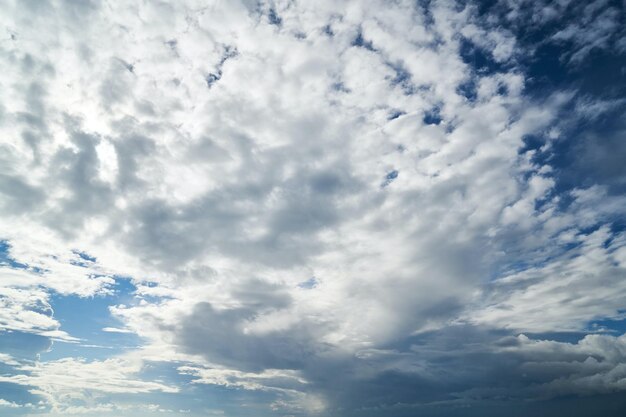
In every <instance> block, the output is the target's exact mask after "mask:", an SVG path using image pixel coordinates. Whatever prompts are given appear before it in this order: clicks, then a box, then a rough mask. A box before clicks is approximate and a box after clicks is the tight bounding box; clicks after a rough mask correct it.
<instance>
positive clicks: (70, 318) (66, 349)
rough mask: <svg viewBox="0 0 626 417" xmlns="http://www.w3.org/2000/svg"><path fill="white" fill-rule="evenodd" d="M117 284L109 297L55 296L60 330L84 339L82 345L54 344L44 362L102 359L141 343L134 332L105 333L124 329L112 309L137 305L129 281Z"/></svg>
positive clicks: (53, 296)
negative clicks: (112, 329)
mask: <svg viewBox="0 0 626 417" xmlns="http://www.w3.org/2000/svg"><path fill="white" fill-rule="evenodd" d="M115 283H116V285H115V287H114V288H113V290H114V291H113V292H112V294H110V295H98V296H94V297H78V296H74V295H72V296H62V295H59V294H52V296H51V299H50V303H51V305H52V307H53V309H54V317H55V319H56V320H58V321H59V323H60V324H61V329H62V330H63V331H65V332H67V333H69V334H70V335H72V336H73V337H76V338H79V339H81V342H79V343H65V342H55V343H54V345H53V346H52V348H51V349H50V350H49V351H47V352H44V353H42V355H41V357H42V359H44V360H54V359H59V358H64V357H68V356H80V357H83V358H87V359H103V358H106V357H108V356H111V355H112V354H115V353H118V352H122V351H124V350H126V349H132V348H134V347H136V346H138V345H140V344H141V340H140V338H139V337H138V336H137V335H135V334H133V333H118V332H107V331H104V330H103V329H104V328H107V327H113V328H119V327H120V326H121V323H120V322H119V321H117V320H116V319H115V318H114V317H112V316H111V314H110V311H109V307H110V306H113V305H119V304H126V305H130V304H133V303H134V302H136V300H135V299H134V291H135V289H136V288H135V286H134V285H133V284H132V283H131V281H130V279H128V278H120V277H116V278H115Z"/></svg>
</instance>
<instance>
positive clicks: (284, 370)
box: [0, 1, 626, 416]
mask: <svg viewBox="0 0 626 417" xmlns="http://www.w3.org/2000/svg"><path fill="white" fill-rule="evenodd" d="M426 3H427V4H426ZM426 3H424V4H423V3H419V2H418V3H415V2H397V3H393V4H389V3H387V2H358V1H351V2H324V1H322V2H315V3H308V2H303V3H297V2H276V3H274V2H272V3H271V4H270V3H265V2H262V3H259V4H253V3H251V2H247V1H243V2H221V1H215V2H208V3H207V2H195V1H189V2H172V3H170V4H168V3H154V2H151V3H134V2H130V3H116V2H114V3H101V2H84V3H75V2H62V1H52V2H39V3H23V4H21V3H17V2H15V3H10V2H9V3H7V4H6V7H3V10H4V12H3V13H2V17H1V18H0V19H1V20H0V24H1V25H2V26H3V27H4V28H5V29H6V33H7V34H8V35H7V37H6V39H2V48H1V49H2V50H1V52H0V69H1V72H0V74H2V75H0V85H1V88H2V90H3V91H6V95H4V97H3V100H2V105H1V107H0V171H1V172H2V173H1V174H0V196H1V198H0V214H1V215H2V220H0V239H3V242H5V243H6V244H5V245H4V246H3V247H2V248H3V249H2V250H3V253H5V255H4V258H2V259H3V262H2V264H1V265H0V274H2V276H3V280H2V283H0V303H1V304H2V306H3V308H2V309H1V312H0V328H1V329H2V330H4V331H7V332H9V331H10V332H22V333H26V334H34V335H37V336H41V337H44V338H47V339H57V340H63V341H66V342H72V341H78V340H79V338H78V337H76V336H73V335H72V334H71V332H70V333H68V332H66V331H65V330H64V329H63V326H62V322H61V321H60V320H59V319H58V318H56V317H54V316H53V314H52V312H53V305H51V299H52V295H57V296H77V297H83V298H85V297H98V296H105V295H111V294H114V293H115V291H116V290H117V289H116V286H117V284H116V283H117V282H119V281H120V280H121V279H123V280H125V282H130V283H132V285H133V289H132V290H130V291H131V292H132V294H128V297H126V299H125V300H124V301H123V302H124V304H118V305H111V306H109V312H110V314H111V315H112V316H113V318H114V319H117V320H118V321H119V323H118V324H119V325H108V324H110V323H109V322H107V324H102V323H100V324H99V325H98V326H99V327H98V330H100V329H101V330H102V331H103V332H105V333H107V334H109V336H111V337H114V336H115V337H117V336H119V337H122V336H124V335H129V334H131V333H134V334H136V335H138V336H139V337H140V339H141V346H140V348H138V349H137V350H136V351H134V352H132V353H131V354H129V355H126V356H119V355H118V356H113V357H111V358H108V359H102V358H100V359H98V360H83V359H78V358H73V357H67V358H64V359H58V360H53V361H41V362H35V363H32V364H21V363H18V362H12V359H11V357H7V358H6V360H4V359H2V358H3V357H1V356H0V359H2V361H3V362H4V363H5V364H8V365H11V366H13V367H14V368H15V369H14V370H13V371H12V372H13V373H12V374H7V375H4V376H2V377H1V378H0V380H1V381H3V382H8V383H12V384H17V385H21V386H28V387H34V388H32V389H31V391H32V392H34V393H36V394H37V395H40V396H42V397H43V398H44V399H46V401H48V403H49V404H50V405H51V407H52V408H53V411H54V412H62V411H65V412H67V413H75V414H81V413H87V412H89V410H90V409H91V410H95V411H94V412H98V413H101V414H107V413H109V414H114V413H116V412H119V413H123V412H129V413H130V412H131V411H127V409H124V408H123V406H122V405H120V403H116V402H114V401H113V402H111V401H109V399H110V398H109V397H114V396H116V395H119V394H122V393H126V394H149V393H155V392H163V393H176V392H177V391H178V390H179V389H181V388H179V387H178V386H177V384H176V383H175V382H172V383H165V382H162V381H150V380H148V379H143V378H140V377H139V376H138V375H139V374H140V371H141V370H142V366H143V364H144V363H145V362H147V361H150V362H155V363H156V362H158V363H165V364H168V366H171V367H172V369H173V370H174V372H173V373H175V374H177V375H178V377H180V378H182V377H186V378H191V381H192V382H193V385H194V387H198V386H205V385H206V386H220V387H222V388H225V389H232V390H235V389H242V390H245V391H253V392H257V393H258V392H261V393H263V394H264V395H269V396H270V397H272V399H270V400H269V401H267V402H266V403H265V405H264V407H265V408H264V410H265V411H267V412H274V411H275V412H289V413H304V414H316V413H324V412H325V413H329V415H334V414H337V413H339V414H341V415H346V416H347V415H359V413H360V412H362V413H365V414H363V415H369V414H371V415H377V414H376V413H387V412H388V411H389V410H390V409H393V407H400V408H403V407H405V408H406V409H405V410H404V411H402V412H409V411H407V410H409V409H411V407H422V406H423V407H430V406H431V405H432V406H434V407H438V406H439V405H441V404H452V405H454V404H459V403H463V404H468V403H469V402H471V401H472V399H475V398H488V399H490V400H493V399H494V398H495V397H497V395H496V394H495V393H497V392H498V391H497V389H495V386H496V385H497V384H496V382H495V381H496V380H497V376H498V371H497V370H496V369H495V368H494V367H493V366H491V365H489V363H490V361H493V363H495V364H497V365H498V366H500V365H502V366H506V364H508V363H514V364H515V366H513V367H511V370H510V371H507V372H504V374H505V376H506V377H507V378H509V380H510V381H511V384H509V385H507V387H506V390H507V391H506V392H507V394H506V395H510V394H509V393H508V392H509V391H512V390H513V388H514V387H515V386H516V385H515V384H519V386H524V387H525V388H526V385H524V384H525V383H524V382H523V381H524V379H523V377H521V376H520V375H522V374H523V373H525V372H527V370H528V372H531V371H530V370H531V369H535V370H536V368H533V367H537V366H539V367H541V366H542V364H545V366H546V367H550V368H551V369H552V371H551V372H552V373H551V374H550V375H547V373H548V371H546V374H545V375H542V376H541V378H540V377H539V376H537V378H538V379H537V380H538V381H539V382H537V383H534V384H527V385H528V387H530V388H528V389H520V390H519V392H520V393H521V394H520V396H519V397H517V398H518V399H524V398H547V397H550V395H551V396H559V395H569V394H583V393H594V394H601V393H609V392H616V391H619V390H622V389H623V388H624V387H623V384H621V382H620V380H621V379H620V378H621V375H622V374H621V372H622V370H621V368H620V366H619V361H620V360H621V359H620V358H621V357H620V358H617V357H616V356H615V355H613V356H611V358H610V359H609V358H608V357H607V356H602V355H604V353H600V352H599V351H593V352H592V350H593V349H592V348H591V347H589V346H588V345H590V344H593V343H604V342H600V341H601V340H603V341H605V342H606V343H607V344H612V345H615V347H614V349H617V350H619V349H621V348H620V347H619V346H620V343H622V339H621V338H615V337H612V336H586V337H584V338H583V339H582V340H581V341H579V342H578V343H577V344H576V343H574V344H567V343H562V342H556V341H550V340H545V341H537V340H536V339H528V338H524V337H523V336H519V337H517V334H519V333H520V332H526V333H529V334H530V333H533V332H534V333H550V332H564V331H567V332H580V331H582V332H584V331H587V330H588V325H589V323H590V322H591V321H593V320H601V319H607V318H609V319H611V318H612V319H618V318H620V317H621V315H622V313H623V311H622V309H623V305H624V302H625V301H626V300H625V299H624V294H626V288H623V284H622V281H623V279H622V278H623V277H624V272H625V271H624V268H625V267H626V266H625V264H624V263H625V262H626V252H625V247H626V246H625V240H624V233H623V230H622V228H620V227H619V224H620V223H619V219H621V218H622V216H623V214H624V210H623V207H624V203H625V202H624V201H623V197H622V196H621V195H619V193H618V192H616V189H615V186H614V184H617V183H619V181H618V180H615V181H609V180H606V181H605V180H604V179H603V180H600V179H601V178H605V179H606V177H611V178H613V177H614V175H613V174H612V173H608V174H605V177H602V176H600V175H598V176H596V177H592V180H591V182H590V181H584V182H583V181H578V180H577V178H574V179H571V178H570V180H568V183H567V184H568V186H567V187H565V186H564V185H563V184H564V183H565V182H564V180H563V178H564V177H565V176H566V175H565V174H564V173H566V172H567V170H566V169H564V168H563V167H562V166H560V165H559V163H561V162H560V161H561V159H559V155H563V154H566V152H564V151H563V149H564V148H565V147H567V146H568V144H569V143H570V142H568V138H569V135H571V132H572V131H573V130H574V129H575V128H576V126H577V125H576V124H575V123H573V122H572V120H573V119H585V120H587V121H597V120H601V119H602V118H603V117H605V115H607V114H613V113H610V112H616V111H619V109H620V108H621V107H620V106H621V104H620V103H621V102H619V100H614V99H612V100H608V99H604V98H602V99H599V98H596V97H594V96H592V95H589V94H587V95H579V94H577V92H576V88H575V86H567V88H565V87H564V88H562V89H552V90H550V91H546V92H545V94H541V95H539V94H535V93H533V94H530V93H529V92H528V91H527V86H528V85H529V84H530V85H531V86H532V85H534V84H533V83H534V82H535V80H534V78H533V77H532V76H530V75H528V73H527V72H528V71H530V72H532V68H531V69H530V70H529V66H528V65H527V64H526V60H528V59H530V60H532V59H535V58H533V54H535V52H536V51H538V50H539V48H541V47H542V45H545V44H550V45H553V46H555V47H557V48H563V53H562V60H564V61H565V60H568V62H571V63H572V65H573V64H576V66H577V67H576V68H579V67H578V66H580V68H582V67H583V65H582V64H583V63H585V62H586V60H587V59H588V56H589V55H590V54H591V53H592V51H593V50H596V49H600V50H612V49H615V48H617V49H619V46H617V44H618V43H619V42H618V38H619V33H620V29H619V27H618V25H616V22H617V21H618V17H619V13H620V12H619V10H620V9H619V7H618V6H616V5H613V4H610V5H608V4H605V3H604V2H594V3H593V4H590V5H588V6H585V7H583V6H580V5H577V4H574V3H575V2H557V3H555V4H547V3H546V2H540V1H536V2H508V1H499V2H496V3H495V4H494V5H493V7H492V8H490V9H485V8H484V7H481V5H480V4H468V5H458V4H454V3H453V2H447V1H433V2H426ZM577 11H581V13H582V16H583V17H582V19H580V21H576V22H574V21H571V22H569V23H568V24H565V23H563V22H562V21H561V20H559V19H560V18H559V15H560V14H562V13H565V12H567V13H570V14H571V13H577ZM557 21H558V25H557V23H555V22H557ZM86 22H88V24H86ZM503 22H508V23H509V25H508V26H509V28H508V29H506V28H505V25H504V24H503ZM528 23H532V24H533V25H534V27H536V30H538V31H541V30H542V29H541V28H542V27H543V28H544V29H546V28H549V27H552V26H555V27H556V26H558V27H559V28H558V29H557V30H556V31H554V30H552V31H550V34H549V36H547V35H546V36H543V38H542V39H536V40H532V39H531V41H528V42H527V40H528V38H533V37H532V36H530V37H526V38H525V37H524V36H522V35H523V34H520V31H521V30H522V28H521V26H523V25H524V24H528ZM550 25H552V26H550ZM559 25H560V26H559ZM533 30H534V29H533ZM533 33H534V32H533ZM533 39H534V38H533ZM529 42H530V44H529ZM565 44H567V45H573V46H574V47H575V49H573V48H567V50H565V49H566V48H565V47H564V46H563V45H565ZM531 66H532V65H531ZM607 103H609V104H607ZM616 109H617V110H616ZM590 115H591V116H590ZM603 115H604V116H603ZM584 143H585V144H587V143H589V144H588V145H586V146H587V147H586V148H585V149H587V150H589V149H592V150H593V151H594V152H589V154H590V155H595V156H594V157H595V158H596V159H597V160H598V161H595V162H593V165H594V166H598V165H601V164H602V162H601V161H604V160H605V159H606V157H605V155H606V154H607V151H606V150H605V148H606V147H605V148H598V147H596V146H595V145H594V141H593V140H591V139H589V140H587V141H586V142H584ZM611 143H612V142H611ZM609 147H610V148H611V149H613V147H612V146H609ZM573 148H576V147H572V149H573ZM577 149H578V148H577ZM619 149H620V151H619V153H620V154H623V152H621V149H622V148H619ZM618 159H619V158H618V157H617V156H616V157H615V161H617V160H618ZM616 163H617V162H614V164H616ZM571 166H579V165H575V164H574V165H571ZM603 172H604V171H603ZM611 172H612V171H611ZM596 179H598V181H595V180H596ZM577 181H578V182H577ZM121 277H123V278H121ZM116 280H117V281H116ZM507 337H513V339H507ZM516 337H517V338H516ZM464 338H469V339H472V340H474V341H475V344H471V343H465V342H463V339H464ZM503 338H504V339H503ZM506 341H508V342H506ZM506 343H510V344H509V345H506ZM456 344H459V345H460V346H461V347H460V348H458V349H457V348H454V346H455V345H456ZM503 344H504V345H503ZM505 345H506V346H505ZM537 346H541V347H544V346H550V349H556V350H558V351H559V352H560V353H559V354H558V355H557V356H559V357H558V358H556V359H554V358H551V355H552V353H550V349H547V348H546V349H543V350H542V351H541V352H539V353H537V355H539V356H540V357H539V356H538V357H536V358H535V359H533V360H534V361H535V362H533V363H535V365H533V363H531V362H528V361H525V359H524V358H526V357H527V356H525V355H527V354H529V353H528V352H534V351H535V350H537V349H538V348H537ZM598 349H599V348H598ZM607 349H608V348H607ZM612 349H613V348H612ZM42 350H43V349H42ZM576 352H578V353H576ZM586 354H587V355H588V357H589V358H590V359H588V358H583V359H580V358H582V356H584V355H586ZM607 354H608V353H607ZM455 355H456V359H455V358H454V356H455ZM577 355H578V356H577ZM139 357H140V358H141V359H137V358H139ZM129 358H132V359H129ZM570 358H571V359H570ZM557 362H558V363H557ZM561 362H562V363H561ZM574 368H576V369H575V370H574ZM579 368H580V369H579ZM533 372H534V371H533ZM537 372H538V371H537ZM533 375H535V374H533ZM596 384H597V387H596ZM472 385H474V386H477V387H478V388H476V389H477V391H471V389H470V387H471V386H472ZM539 386H540V387H542V388H541V390H539V389H535V388H536V387H539ZM585 387H586V388H585ZM594 387H595V388H594ZM602 387H604V388H602ZM494 389H495V391H494ZM479 390H480V394H479V393H478V392H479ZM490 390H491V391H490ZM545 392H550V393H551V394H550V395H547V396H546V394H545ZM92 393H95V394H92ZM488 393H492V394H488ZM90 395H96V396H103V397H102V401H100V402H99V403H98V404H95V405H94V404H91V405H90V404H89V402H88V401H87V398H88V397H89V396H90ZM498 395H499V394H498ZM511 396H512V395H511ZM105 397H106V398H105ZM98 398H100V397H98ZM550 398H551V397H550ZM105 399H106V400H107V401H108V402H107V401H105ZM437 404H439V405H437ZM90 407H91V408H90ZM407 407H408V408H407ZM164 409H165V408H164ZM125 410H126V411H125ZM128 410H130V409H128ZM167 410H169V411H167V412H170V411H171V412H175V411H172V410H175V408H172V409H171V410H170V409H169V408H167ZM381 410H383V411H381ZM431 411H432V410H431ZM398 412H399V413H400V411H398ZM368 413H369V414H368ZM399 415H400V414H399Z"/></svg>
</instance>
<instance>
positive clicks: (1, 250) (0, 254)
mask: <svg viewBox="0 0 626 417" xmlns="http://www.w3.org/2000/svg"><path fill="white" fill-rule="evenodd" d="M10 250H11V245H10V244H9V242H8V241H6V240H0V265H7V266H10V267H11V268H19V269H27V268H28V265H26V264H22V263H19V262H17V261H16V260H15V259H13V258H12V257H11V255H10V253H9V252H10Z"/></svg>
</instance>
